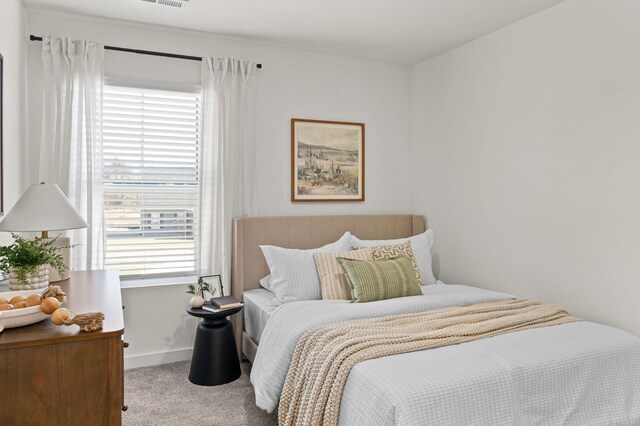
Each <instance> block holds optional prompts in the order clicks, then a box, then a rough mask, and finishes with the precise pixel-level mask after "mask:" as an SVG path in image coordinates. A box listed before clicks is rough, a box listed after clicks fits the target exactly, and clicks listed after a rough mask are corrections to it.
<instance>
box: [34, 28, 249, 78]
mask: <svg viewBox="0 0 640 426" xmlns="http://www.w3.org/2000/svg"><path fill="white" fill-rule="evenodd" d="M29 40H31V41H42V37H38V36H34V35H33V34H31V35H30V36H29ZM104 49H105V50H115V51H117V52H128V53H137V54H139V55H149V56H162V57H163V58H174V59H185V60H187V61H200V62H202V58H201V57H199V56H189V55H177V54H175V53H166V52H155V51H153V50H140V49H129V48H127V47H116V46H105V47H104ZM256 68H258V69H261V68H262V64H256Z"/></svg>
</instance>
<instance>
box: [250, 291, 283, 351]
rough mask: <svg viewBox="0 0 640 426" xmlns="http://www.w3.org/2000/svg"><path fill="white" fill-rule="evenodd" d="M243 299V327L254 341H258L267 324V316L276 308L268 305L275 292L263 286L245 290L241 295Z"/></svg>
mask: <svg viewBox="0 0 640 426" xmlns="http://www.w3.org/2000/svg"><path fill="white" fill-rule="evenodd" d="M242 297H243V300H244V309H243V310H244V329H245V331H246V332H247V334H248V335H249V337H251V338H252V339H253V341H254V342H256V343H260V336H262V331H263V330H264V327H265V326H266V325H267V321H268V320H269V317H270V316H271V314H272V313H273V311H274V310H275V309H276V308H275V307H273V306H270V302H271V300H273V298H274V297H276V295H275V294H273V293H272V292H270V291H269V290H267V289H264V288H256V289H253V290H247V291H245V292H244V293H243V295H242Z"/></svg>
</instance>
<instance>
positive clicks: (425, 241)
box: [352, 229, 436, 284]
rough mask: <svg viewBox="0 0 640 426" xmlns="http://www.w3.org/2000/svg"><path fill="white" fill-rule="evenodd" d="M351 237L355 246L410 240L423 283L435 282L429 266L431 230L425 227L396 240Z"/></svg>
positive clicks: (389, 243) (392, 243)
mask: <svg viewBox="0 0 640 426" xmlns="http://www.w3.org/2000/svg"><path fill="white" fill-rule="evenodd" d="M352 238H353V241H354V244H353V245H354V246H355V247H357V248H361V247H375V246H388V245H396V244H401V243H404V242H406V241H410V242H411V248H412V249H413V254H414V256H415V259H416V263H417V264H418V268H419V269H420V276H421V277H422V282H423V284H435V283H436V278H435V277H434V276H433V269H432V268H431V248H432V247H433V230H431V229H427V231H426V232H423V233H422V234H418V235H414V236H413V237H409V238H400V239H398V240H361V239H360V238H358V237H356V236H355V235H353V236H352Z"/></svg>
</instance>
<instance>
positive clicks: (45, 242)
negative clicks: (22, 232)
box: [0, 233, 68, 290]
mask: <svg viewBox="0 0 640 426" xmlns="http://www.w3.org/2000/svg"><path fill="white" fill-rule="evenodd" d="M11 235H12V236H13V238H14V240H15V241H14V243H13V244H11V245H9V246H3V247H0V269H1V270H2V271H4V272H5V273H8V274H9V289H10V290H33V289H39V288H45V287H47V286H48V285H49V266H51V268H53V269H55V270H57V271H58V273H60V274H64V273H65V272H66V271H67V266H66V265H65V264H64V262H63V261H62V257H61V255H60V251H61V250H63V249H66V248H68V246H63V247H58V246H56V245H55V243H56V239H55V238H54V239H49V238H43V237H36V238H34V239H33V240H26V239H24V238H23V237H21V236H19V235H17V234H13V233H12V234H11Z"/></svg>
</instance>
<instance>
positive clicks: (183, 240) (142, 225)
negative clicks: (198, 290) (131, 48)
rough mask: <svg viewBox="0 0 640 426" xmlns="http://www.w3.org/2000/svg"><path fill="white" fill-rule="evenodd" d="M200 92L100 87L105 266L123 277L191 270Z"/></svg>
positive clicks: (194, 245)
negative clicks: (102, 106)
mask: <svg viewBox="0 0 640 426" xmlns="http://www.w3.org/2000/svg"><path fill="white" fill-rule="evenodd" d="M199 111H200V95H199V94H195V93H188V92H168V91H158V90H148V89H139V88H130V87H117V86H105V88H104V109H103V138H104V140H103V143H104V145H103V147H104V148H103V155H104V160H103V161H104V164H103V165H104V204H105V205H104V208H105V227H106V240H107V249H106V259H105V264H106V266H107V267H110V268H117V269H118V270H119V271H120V275H121V276H123V277H127V276H128V277H136V276H137V277H140V276H172V275H173V276H175V275H192V274H195V272H196V259H197V248H198V244H197V235H198V232H197V227H198V207H199V201H200V200H199V189H198V183H199V178H198V155H199V140H200V135H199Z"/></svg>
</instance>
